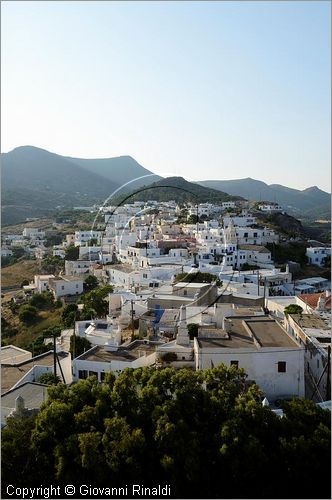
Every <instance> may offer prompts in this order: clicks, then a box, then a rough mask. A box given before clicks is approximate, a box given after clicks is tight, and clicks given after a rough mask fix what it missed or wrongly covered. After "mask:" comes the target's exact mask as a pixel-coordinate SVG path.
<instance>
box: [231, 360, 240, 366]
mask: <svg viewBox="0 0 332 500" xmlns="http://www.w3.org/2000/svg"><path fill="white" fill-rule="evenodd" d="M230 366H235V367H236V368H238V367H239V362H238V361H236V360H235V359H233V360H232V361H231V363H230Z"/></svg>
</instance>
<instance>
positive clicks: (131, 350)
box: [73, 340, 159, 382]
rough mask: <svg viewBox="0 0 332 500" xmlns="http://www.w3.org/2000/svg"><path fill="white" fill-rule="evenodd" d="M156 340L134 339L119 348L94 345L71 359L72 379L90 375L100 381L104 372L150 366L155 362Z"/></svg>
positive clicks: (116, 371) (118, 371) (103, 377)
mask: <svg viewBox="0 0 332 500" xmlns="http://www.w3.org/2000/svg"><path fill="white" fill-rule="evenodd" d="M158 345H159V344H158V343H157V342H149V341H147V340H135V341H134V342H131V343H130V344H128V345H126V346H121V347H119V348H117V347H114V346H108V347H102V346H94V347H92V348H91V349H89V350H88V351H86V352H85V353H84V354H81V355H80V356H78V357H77V358H75V359H74V360H73V380H74V381H77V380H80V379H85V378H87V377H89V376H91V375H94V376H96V377H97V379H98V380H99V381H100V382H103V380H104V379H105V374H106V373H108V372H113V373H115V374H118V373H120V372H122V371H123V370H124V369H125V368H140V367H144V366H151V365H153V364H155V362H156V357H157V356H156V347H157V346H158Z"/></svg>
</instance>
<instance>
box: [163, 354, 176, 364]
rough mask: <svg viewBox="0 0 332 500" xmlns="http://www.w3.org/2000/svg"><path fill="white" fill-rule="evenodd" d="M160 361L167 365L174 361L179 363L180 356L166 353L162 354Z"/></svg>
mask: <svg viewBox="0 0 332 500" xmlns="http://www.w3.org/2000/svg"><path fill="white" fill-rule="evenodd" d="M160 359H161V360H162V361H164V362H165V363H172V361H177V359H178V355H177V354H176V353H175V352H165V353H162V354H160Z"/></svg>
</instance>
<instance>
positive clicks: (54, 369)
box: [53, 334, 56, 380]
mask: <svg viewBox="0 0 332 500" xmlns="http://www.w3.org/2000/svg"><path fill="white" fill-rule="evenodd" d="M55 339H56V336H55V334H53V371H54V380H56V341H55Z"/></svg>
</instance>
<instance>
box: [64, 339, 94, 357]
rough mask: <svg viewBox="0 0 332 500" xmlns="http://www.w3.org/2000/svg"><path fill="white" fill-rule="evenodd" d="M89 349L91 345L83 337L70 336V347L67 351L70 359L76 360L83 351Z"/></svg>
mask: <svg viewBox="0 0 332 500" xmlns="http://www.w3.org/2000/svg"><path fill="white" fill-rule="evenodd" d="M90 348H91V343H90V342H89V341H88V340H87V339H86V338H85V337H79V336H78V335H71V337H70V347H69V351H70V354H71V355H72V359H74V358H77V356H80V355H81V354H83V353H84V352H85V351H88V350H89V349H90Z"/></svg>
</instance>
